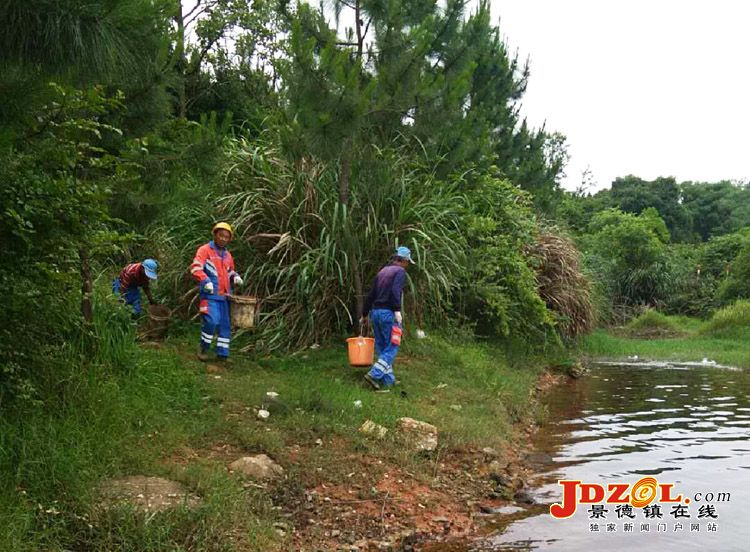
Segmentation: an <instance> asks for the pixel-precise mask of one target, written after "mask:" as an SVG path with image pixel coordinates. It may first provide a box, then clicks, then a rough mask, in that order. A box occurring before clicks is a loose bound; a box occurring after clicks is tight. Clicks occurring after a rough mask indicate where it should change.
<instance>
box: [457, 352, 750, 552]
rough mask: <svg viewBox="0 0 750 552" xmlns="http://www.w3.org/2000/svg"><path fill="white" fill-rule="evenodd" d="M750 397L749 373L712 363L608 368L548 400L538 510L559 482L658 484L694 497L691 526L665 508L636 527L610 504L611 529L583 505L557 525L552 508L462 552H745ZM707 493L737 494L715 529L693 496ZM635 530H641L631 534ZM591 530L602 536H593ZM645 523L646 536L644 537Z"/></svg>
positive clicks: (540, 438)
mask: <svg viewBox="0 0 750 552" xmlns="http://www.w3.org/2000/svg"><path fill="white" fill-rule="evenodd" d="M749 387H750V378H749V377H748V376H746V375H745V374H744V373H743V372H738V371H736V370H732V369H727V368H726V367H721V366H718V365H715V364H712V363H710V362H703V363H682V364H679V365H669V364H666V363H659V364H658V365H657V366H653V365H651V366H645V365H643V364H640V363H628V364H627V365H615V364H612V363H605V364H604V365H602V366H599V367H598V368H595V369H594V370H592V371H591V372H590V373H589V375H587V376H586V377H585V378H582V379H579V380H571V381H570V382H568V383H567V384H565V385H563V386H561V387H560V388H558V389H556V390H555V391H554V392H553V394H552V395H551V396H550V397H549V403H548V405H549V423H548V424H546V425H545V427H544V428H542V430H541V431H540V432H539V433H538V435H537V438H536V446H537V448H538V449H539V450H540V451H542V452H546V453H548V454H550V455H551V456H552V457H553V458H554V463H553V465H551V466H550V467H549V470H548V471H547V472H543V473H541V474H539V476H538V478H537V479H536V481H535V484H536V485H537V487H536V489H535V491H534V496H535V498H536V500H537V501H538V502H540V503H542V504H545V505H548V504H551V503H553V502H559V501H560V500H561V497H562V494H561V488H560V486H559V485H558V484H557V481H558V480H559V479H571V480H581V481H583V482H588V483H598V484H603V485H605V486H606V484H608V483H630V484H631V485H632V484H633V483H635V482H636V481H637V480H638V479H640V478H641V477H644V476H653V477H656V478H657V480H658V481H659V483H674V484H675V489H677V490H678V491H680V492H684V493H686V494H687V495H689V496H692V497H693V502H692V503H691V504H690V505H687V508H688V512H689V513H690V515H691V517H690V518H685V519H677V518H675V517H674V516H672V515H670V514H669V505H664V506H663V507H662V515H663V517H662V518H661V519H658V518H654V519H650V520H649V519H645V517H644V514H643V511H642V509H640V508H638V509H636V508H634V509H633V510H634V513H635V514H636V518H635V519H633V520H630V519H627V518H624V517H623V518H619V519H618V516H617V515H616V512H615V508H614V506H615V505H610V504H608V505H605V509H606V510H608V511H607V512H606V518H605V519H592V518H591V513H590V512H589V511H588V510H589V509H590V505H586V506H581V507H579V509H578V511H577V512H576V514H575V515H574V516H573V517H571V518H569V519H566V520H556V519H554V518H552V517H551V516H550V515H549V513H548V510H547V507H546V506H544V508H540V507H537V508H534V509H533V510H529V511H527V512H526V515H525V517H522V518H521V519H516V521H513V522H512V523H510V524H509V525H508V526H507V527H506V528H505V529H504V531H503V532H502V533H501V534H498V535H496V536H494V537H492V538H491V539H490V540H489V541H486V542H483V543H481V544H473V545H467V546H466V548H465V550H556V551H557V550H559V551H579V550H591V549H599V548H606V549H607V550H608V551H620V550H622V551H625V550H627V551H630V550H636V549H637V550H639V551H645V550H660V551H661V550H673V549H676V548H677V547H680V548H681V549H683V550H685V549H687V550H703V549H706V548H708V549H711V550H722V551H733V550H738V551H740V550H747V549H748V548H750V544H748V543H749V542H750V524H747V523H746V521H745V518H746V516H745V514H744V512H743V510H744V507H745V502H746V500H747V498H748V494H750V471H748V469H750V446H749V445H748V437H749V436H750V428H749V427H748V425H750V415H749V414H748V413H749V412H750V400H749V399H748V388H749ZM709 492H712V493H714V494H716V493H720V492H725V493H731V495H730V501H729V502H716V501H714V502H713V503H711V504H710V506H712V507H713V508H714V512H715V514H716V515H717V516H718V518H717V519H712V518H710V517H703V518H700V519H699V518H698V512H699V507H700V506H704V511H705V507H707V506H709V503H707V502H705V501H701V502H696V501H695V498H696V497H695V496H694V495H695V493H702V496H705V494H706V493H709ZM704 513H705V512H704ZM516 516H518V514H516ZM630 521H632V522H633V524H634V530H633V531H632V532H627V531H626V530H625V524H626V523H627V522H630ZM594 522H598V528H599V530H598V531H592V530H591V523H594ZM646 522H648V524H649V531H648V532H646V531H645V530H642V531H641V530H640V529H641V527H640V525H641V524H642V523H646ZM709 522H714V523H715V524H716V531H715V532H714V531H708V524H709ZM661 524H664V530H663V531H661V530H660V529H661V528H662V527H661V526H660V525H661ZM678 524H681V527H680V526H679V525H678ZM691 524H698V526H699V527H698V530H697V531H694V530H693V529H694V528H692V527H691ZM608 525H609V526H608ZM611 526H614V528H613V529H612V527H611ZM610 529H612V530H610Z"/></svg>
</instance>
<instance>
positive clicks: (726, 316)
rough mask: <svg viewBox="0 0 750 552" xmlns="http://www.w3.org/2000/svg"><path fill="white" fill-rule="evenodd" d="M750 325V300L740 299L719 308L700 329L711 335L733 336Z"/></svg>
mask: <svg viewBox="0 0 750 552" xmlns="http://www.w3.org/2000/svg"><path fill="white" fill-rule="evenodd" d="M748 327H750V301H746V300H740V301H736V302H734V303H732V304H731V305H728V306H726V307H724V308H722V309H719V310H718V311H716V312H715V313H714V315H713V316H712V317H711V319H710V320H708V321H707V322H706V323H705V324H704V325H703V327H702V328H701V330H700V333H701V334H702V335H707V336H710V337H732V336H735V335H737V334H738V333H743V332H746V330H747V329H748Z"/></svg>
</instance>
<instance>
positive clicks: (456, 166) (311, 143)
mask: <svg viewBox="0 0 750 552" xmlns="http://www.w3.org/2000/svg"><path fill="white" fill-rule="evenodd" d="M355 4H356V5H352V4H351V3H344V2H336V3H335V6H336V7H337V9H338V10H340V11H341V10H345V9H350V8H351V10H352V11H354V10H355V9H356V10H357V16H356V17H357V20H356V21H355V28H353V29H348V30H347V34H346V37H345V38H343V37H341V36H339V35H338V34H337V32H336V31H334V30H333V29H331V28H330V27H329V26H328V23H327V21H326V19H325V17H324V14H323V13H322V12H321V11H320V10H317V9H313V8H311V7H310V6H309V5H307V4H301V5H300V6H299V7H298V10H297V13H296V14H295V17H294V19H293V22H292V29H291V34H290V39H289V53H290V58H289V59H288V60H286V61H285V62H284V63H282V64H280V66H281V69H282V74H283V77H284V79H283V80H284V83H285V87H286V88H285V94H286V96H287V97H288V99H289V104H288V116H289V120H290V121H292V122H293V126H292V127H291V130H292V132H290V133H289V134H288V136H287V138H286V144H287V147H288V148H291V151H293V152H294V153H295V154H296V155H297V156H303V155H304V154H305V152H307V151H309V152H312V153H314V154H315V155H316V156H318V157H321V158H322V159H323V160H325V161H329V160H333V159H338V160H340V161H341V165H342V166H341V175H342V176H341V177H340V184H342V186H344V187H345V186H346V183H347V182H348V180H347V178H346V174H347V167H348V166H349V164H350V163H354V164H356V163H357V162H358V161H357V160H356V158H357V157H358V156H359V152H360V151H367V144H375V145H377V146H379V147H388V146H389V145H390V144H391V143H392V142H393V140H395V139H396V138H397V137H398V136H400V135H405V136H407V137H408V138H412V137H413V138H416V140H409V141H408V143H410V144H414V145H417V144H418V148H419V150H424V151H425V152H426V154H427V156H428V158H429V159H431V160H433V162H434V163H435V169H436V171H438V173H437V174H438V175H439V176H440V177H441V178H443V179H445V178H448V176H449V175H450V174H452V173H454V172H457V171H461V170H464V169H467V168H473V169H479V172H480V173H483V172H485V171H487V170H489V167H490V166H491V165H492V164H495V166H496V167H498V168H499V169H500V173H501V175H502V176H505V177H506V178H509V179H511V180H512V181H513V182H514V183H515V184H516V185H518V186H520V187H522V188H526V189H528V190H529V191H531V192H532V193H533V197H534V201H535V202H537V201H538V204H537V206H538V207H540V208H548V207H549V205H551V204H552V203H554V200H555V197H554V196H556V194H557V178H558V176H559V175H560V173H561V170H562V165H563V164H564V162H565V159H566V154H565V151H564V139H563V138H562V137H561V136H559V135H556V136H548V135H547V134H546V133H544V132H543V131H534V130H531V129H529V128H528V126H527V125H526V123H525V121H520V120H519V117H518V110H517V105H516V102H517V101H518V100H519V99H520V97H521V96H522V94H523V92H524V90H525V88H526V82H527V78H528V67H526V66H521V65H520V64H519V62H518V59H517V58H516V57H512V56H510V55H509V54H508V52H507V49H506V46H505V44H504V43H503V41H502V38H501V36H500V32H499V29H498V28H497V27H496V26H494V25H492V23H491V14H490V8H489V3H488V2H485V1H483V2H480V4H479V6H478V8H477V10H476V12H474V13H472V14H470V15H468V16H466V14H465V6H466V5H465V3H464V2H462V1H460V0H449V1H448V2H447V4H446V5H445V6H440V5H438V4H436V3H427V4H425V3H417V4H414V5H411V4H410V3H407V2H392V3H387V4H383V3H379V2H366V1H362V2H360V1H359V0H358V1H357V2H356V3H355ZM365 21H367V23H366V24H365ZM368 32H369V33H370V34H368ZM417 154H418V155H419V154H420V153H419V152H417ZM342 193H343V194H344V195H345V190H342Z"/></svg>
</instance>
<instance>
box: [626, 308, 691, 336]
mask: <svg viewBox="0 0 750 552" xmlns="http://www.w3.org/2000/svg"><path fill="white" fill-rule="evenodd" d="M625 332H626V335H628V336H630V337H642V338H646V337H667V338H668V337H678V336H680V335H684V333H685V332H684V331H683V329H682V328H681V327H680V325H679V323H678V321H677V320H675V319H674V318H673V317H671V316H667V315H665V314H662V313H660V312H659V311H656V310H654V309H648V310H647V311H645V312H644V313H643V314H641V315H640V316H638V317H637V318H634V319H633V320H631V321H630V322H629V323H628V324H627V326H626V327H625Z"/></svg>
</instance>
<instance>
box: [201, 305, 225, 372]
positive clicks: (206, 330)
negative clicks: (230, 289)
mask: <svg viewBox="0 0 750 552" xmlns="http://www.w3.org/2000/svg"><path fill="white" fill-rule="evenodd" d="M214 334H218V335H217V337H216V356H217V357H219V358H227V357H228V356H229V342H230V340H231V338H232V326H231V323H230V319H229V302H228V301H227V300H226V299H223V300H214V299H208V313H206V314H204V315H203V325H202V326H201V351H203V352H204V353H206V352H208V350H209V349H210V348H211V343H212V342H213V340H214Z"/></svg>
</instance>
